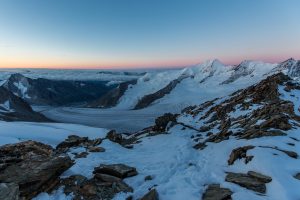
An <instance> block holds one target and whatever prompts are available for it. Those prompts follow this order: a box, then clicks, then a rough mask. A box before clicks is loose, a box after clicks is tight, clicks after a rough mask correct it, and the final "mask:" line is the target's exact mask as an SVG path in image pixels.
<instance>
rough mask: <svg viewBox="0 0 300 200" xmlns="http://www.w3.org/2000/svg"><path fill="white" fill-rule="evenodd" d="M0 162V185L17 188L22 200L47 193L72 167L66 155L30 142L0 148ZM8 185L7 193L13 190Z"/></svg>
mask: <svg viewBox="0 0 300 200" xmlns="http://www.w3.org/2000/svg"><path fill="white" fill-rule="evenodd" d="M0 163H2V164H1V170H0V182H4V183H8V184H12V185H17V186H18V187H19V190H20V191H19V196H20V197H22V198H25V199H31V198H33V197H34V196H36V195H37V194H39V193H40V192H50V191H51V190H52V189H54V187H55V186H56V185H58V183H59V181H60V178H59V176H60V175H61V174H62V173H63V172H64V171H65V170H67V169H68V168H70V167H71V166H72V165H73V162H72V160H71V159H70V157H69V156H67V155H65V154H56V152H55V150H54V149H53V148H52V147H51V146H48V145H45V144H42V143H39V142H34V141H26V142H21V143H18V144H12V145H4V146H2V147H0ZM12 185H10V186H11V187H9V188H11V189H10V190H14V191H15V190H17V189H16V188H14V189H12V188H13V187H12Z"/></svg>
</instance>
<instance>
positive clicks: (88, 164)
mask: <svg viewBox="0 0 300 200" xmlns="http://www.w3.org/2000/svg"><path fill="white" fill-rule="evenodd" d="M299 98H300V85H299V83H298V82H297V81H295V80H293V79H291V78H290V77H289V76H287V75H284V74H282V73H277V74H273V75H271V76H269V77H267V78H265V79H264V80H262V81H261V82H259V83H256V84H254V85H252V86H250V87H248V88H245V89H241V90H239V91H237V92H235V93H233V94H230V95H228V96H224V97H222V98H217V99H214V100H211V101H207V102H205V103H203V104H200V105H194V106H189V107H187V108H185V109H184V110H183V111H182V113H179V114H171V113H166V114H164V115H162V116H161V117H158V118H157V119H156V120H155V123H154V125H153V126H151V127H148V128H145V129H143V130H141V131H138V132H135V133H132V134H130V135H128V134H126V135H125V134H121V133H117V132H116V131H114V130H111V131H107V133H106V134H102V135H101V134H100V133H99V137H96V138H88V137H81V136H76V135H69V136H68V137H67V138H66V139H65V140H64V141H61V142H60V143H58V144H56V145H55V146H49V145H46V144H43V143H40V142H35V141H23V142H20V143H16V144H9V145H4V146H2V147H0V182H1V183H0V199H4V200H15V199H31V198H34V199H36V200H45V199H87V200H96V199H103V200H104V199H105V200H108V199H116V200H125V199H128V200H129V199H133V200H135V199H142V200H158V199H161V200H171V199H172V200H182V199H189V200H194V199H197V200H198V199H203V200H230V199H234V200H254V199H255V200H256V199H258V200H285V199H286V200H295V199H300V192H299V190H298V188H299V187H300V175H299V174H300V160H299V154H300V146H299V145H300V136H299V132H300V100H299ZM41 134H42V133H41Z"/></svg>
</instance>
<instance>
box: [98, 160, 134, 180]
mask: <svg viewBox="0 0 300 200" xmlns="http://www.w3.org/2000/svg"><path fill="white" fill-rule="evenodd" d="M93 173H94V174H108V175H111V176H115V177H118V178H121V179H124V178H127V177H131V176H135V175H137V174H138V173H137V171H136V169H135V168H134V167H129V166H127V165H125V164H111V165H104V164H102V165H100V166H99V167H96V168H95V170H94V172H93Z"/></svg>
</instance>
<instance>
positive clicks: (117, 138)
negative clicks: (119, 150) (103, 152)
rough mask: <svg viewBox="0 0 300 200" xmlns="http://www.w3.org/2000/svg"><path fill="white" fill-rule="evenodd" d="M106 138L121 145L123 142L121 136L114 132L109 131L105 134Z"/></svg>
mask: <svg viewBox="0 0 300 200" xmlns="http://www.w3.org/2000/svg"><path fill="white" fill-rule="evenodd" d="M106 138H107V139H109V140H110V141H112V142H115V143H119V144H121V143H122V142H123V136H122V134H119V133H117V132H116V130H111V131H109V132H108V133H107V135H106Z"/></svg>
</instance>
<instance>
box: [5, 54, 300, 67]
mask: <svg viewBox="0 0 300 200" xmlns="http://www.w3.org/2000/svg"><path fill="white" fill-rule="evenodd" d="M290 57H291V56H266V57H263V56H262V57H254V56H253V57H249V58H242V59H241V58H238V57H233V58H223V59H222V58H220V59H219V60H220V61H221V62H223V63H224V64H228V65H234V64H235V65H237V64H239V63H240V62H241V61H243V60H260V61H264V62H271V63H276V62H282V61H284V60H286V59H288V58H290ZM294 58H295V59H299V58H300V56H298V57H294ZM210 59H212V58H210ZM0 60H1V59H0ZM205 60H208V59H205V58H202V59H201V58H200V59H193V60H187V59H177V60H173V61H167V60H162V61H153V62H152V61H144V62H133V61H131V62H130V61H121V60H120V61H117V62H108V61H106V62H84V61H79V62H76V61H74V62H68V61H62V60H60V61H54V60H52V61H47V62H46V61H42V60H36V61H35V62H34V61H32V62H31V61H28V60H27V61H20V60H19V61H8V60H7V61H3V60H2V61H0V68H41V69H130V68H132V69H134V68H173V67H174V68H176V67H185V66H191V65H194V64H198V63H202V62H204V61H205ZM46 63H47V64H46Z"/></svg>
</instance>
